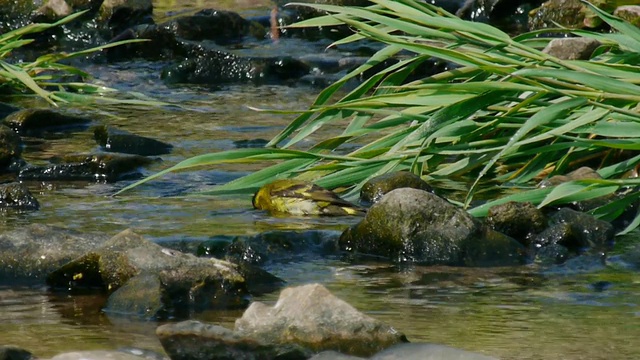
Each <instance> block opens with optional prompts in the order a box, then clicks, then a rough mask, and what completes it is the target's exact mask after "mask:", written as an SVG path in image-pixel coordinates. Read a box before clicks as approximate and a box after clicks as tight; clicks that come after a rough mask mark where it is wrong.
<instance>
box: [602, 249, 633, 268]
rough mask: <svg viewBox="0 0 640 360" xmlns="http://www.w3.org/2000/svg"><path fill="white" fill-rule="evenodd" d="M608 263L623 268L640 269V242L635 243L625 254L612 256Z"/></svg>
mask: <svg viewBox="0 0 640 360" xmlns="http://www.w3.org/2000/svg"><path fill="white" fill-rule="evenodd" d="M607 264H608V265H613V266H615V267H617V268H622V269H633V270H640V243H636V244H634V245H633V246H632V247H631V248H630V249H627V250H626V251H625V252H624V253H623V254H620V255H615V256H612V257H610V258H609V259H607Z"/></svg>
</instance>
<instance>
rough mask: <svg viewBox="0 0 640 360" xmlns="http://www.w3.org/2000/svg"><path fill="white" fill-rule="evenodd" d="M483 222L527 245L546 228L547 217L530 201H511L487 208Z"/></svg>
mask: <svg viewBox="0 0 640 360" xmlns="http://www.w3.org/2000/svg"><path fill="white" fill-rule="evenodd" d="M485 224H487V226H489V227H490V228H492V229H494V230H496V231H499V232H501V233H503V234H505V235H508V236H511V237H512V238H514V239H516V240H518V241H519V242H520V243H522V244H523V245H525V246H527V245H529V243H530V242H531V239H532V238H533V236H535V235H536V234H538V233H539V232H541V231H542V230H544V229H545V228H546V226H547V217H546V216H545V215H544V214H543V213H542V211H540V210H539V209H538V208H536V207H535V206H534V205H533V204H531V203H518V202H514V201H511V202H508V203H505V204H501V205H497V206H493V207H492V208H491V209H489V213H488V214H487V217H486V219H485Z"/></svg>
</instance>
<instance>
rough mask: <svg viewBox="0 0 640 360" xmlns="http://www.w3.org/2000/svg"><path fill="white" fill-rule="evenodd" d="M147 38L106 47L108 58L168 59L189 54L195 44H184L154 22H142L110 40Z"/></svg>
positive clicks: (168, 30)
mask: <svg viewBox="0 0 640 360" xmlns="http://www.w3.org/2000/svg"><path fill="white" fill-rule="evenodd" d="M132 39H146V40H148V41H143V42H137V43H132V44H124V45H120V46H116V47H113V48H109V49H105V50H104V53H105V54H106V57H107V60H108V61H111V62H117V61H126V60H130V59H135V58H144V59H148V60H166V59H173V58H174V57H179V56H187V55H188V54H189V51H190V49H191V48H192V47H193V45H190V44H184V43H183V42H181V41H179V40H178V39H177V38H176V35H175V34H174V33H172V32H171V31H170V29H167V28H166V27H162V26H158V25H154V24H141V25H137V26H132V27H131V28H129V29H126V30H124V31H123V32H121V33H119V34H118V35H116V36H115V37H114V38H112V39H111V41H110V42H116V41H123V40H132Z"/></svg>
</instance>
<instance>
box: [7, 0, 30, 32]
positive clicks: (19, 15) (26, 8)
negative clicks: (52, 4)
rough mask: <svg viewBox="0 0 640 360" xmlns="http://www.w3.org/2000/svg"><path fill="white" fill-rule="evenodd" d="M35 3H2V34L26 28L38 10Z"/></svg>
mask: <svg viewBox="0 0 640 360" xmlns="http://www.w3.org/2000/svg"><path fill="white" fill-rule="evenodd" d="M37 6H38V4H37V2H35V1H31V0H24V1H0V34H4V33H7V32H9V31H11V30H14V29H17V28H19V27H22V26H26V25H28V24H29V23H30V22H31V14H32V12H33V11H34V10H35V9H36V8H37Z"/></svg>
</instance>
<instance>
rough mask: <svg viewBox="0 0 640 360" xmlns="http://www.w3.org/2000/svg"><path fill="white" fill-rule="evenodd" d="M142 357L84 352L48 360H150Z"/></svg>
mask: <svg viewBox="0 0 640 360" xmlns="http://www.w3.org/2000/svg"><path fill="white" fill-rule="evenodd" d="M144 355H145V354H140V355H137V354H134V353H132V352H127V351H119V350H86V351H72V352H67V353H62V354H58V355H55V356H54V357H52V358H51V359H50V360H150V359H149V358H148V357H147V356H144Z"/></svg>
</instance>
